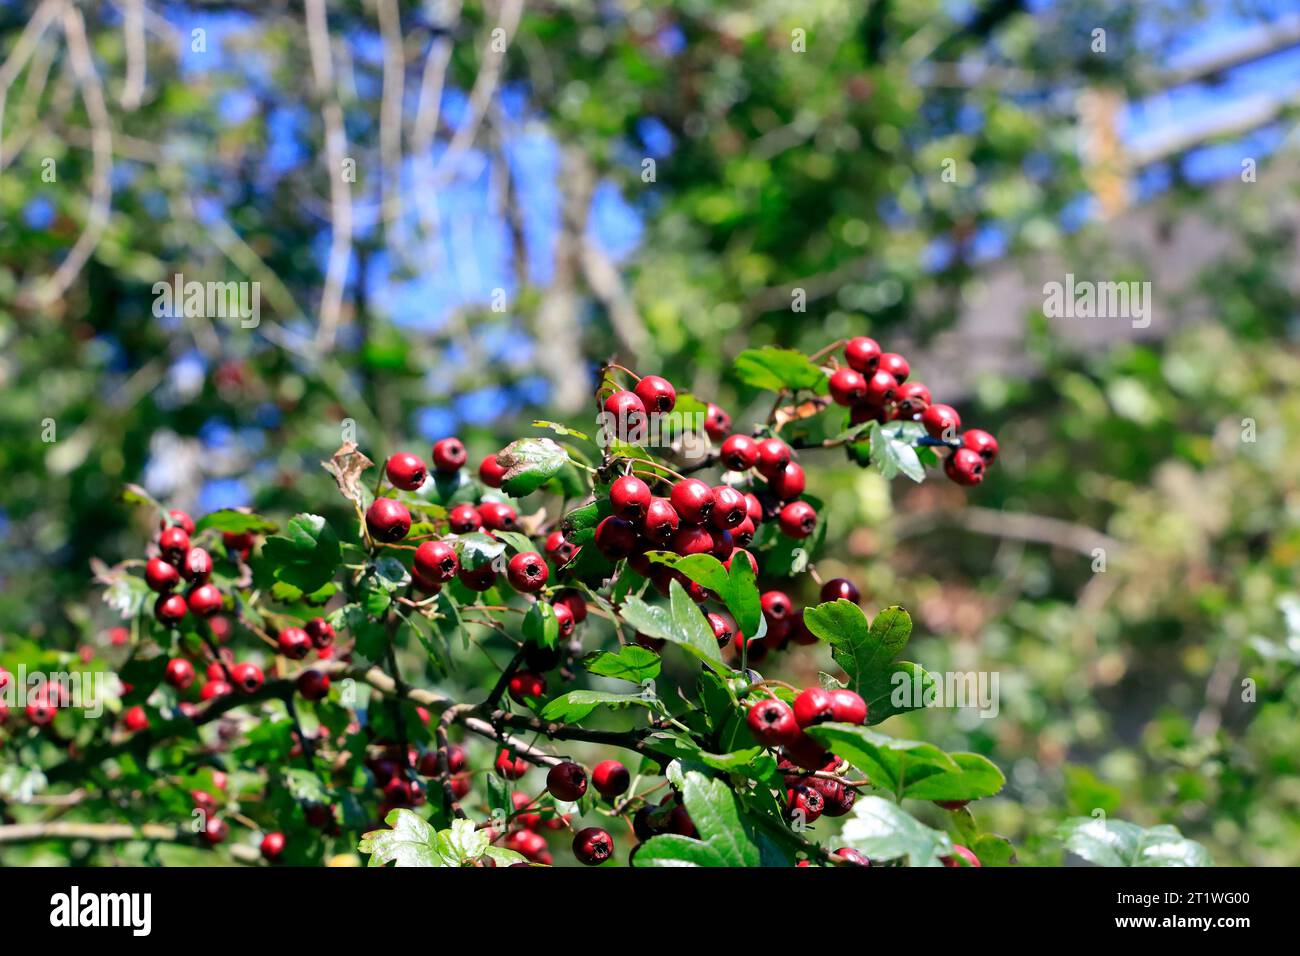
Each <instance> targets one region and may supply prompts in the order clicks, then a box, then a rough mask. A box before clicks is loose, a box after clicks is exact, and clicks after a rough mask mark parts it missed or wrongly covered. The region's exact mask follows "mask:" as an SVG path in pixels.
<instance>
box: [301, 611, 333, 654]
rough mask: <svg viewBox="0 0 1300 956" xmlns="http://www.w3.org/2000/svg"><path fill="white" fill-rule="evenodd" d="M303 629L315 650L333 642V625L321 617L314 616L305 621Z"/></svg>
mask: <svg viewBox="0 0 1300 956" xmlns="http://www.w3.org/2000/svg"><path fill="white" fill-rule="evenodd" d="M304 630H305V631H306V632H307V636H308V637H310V638H311V643H312V646H313V647H315V648H316V649H317V650H320V649H321V648H322V647H329V646H330V645H331V644H333V643H334V626H333V625H332V624H330V622H329V621H327V620H325V618H323V617H314V618H312V619H311V620H310V621H308V622H307V624H306V626H305V627H304Z"/></svg>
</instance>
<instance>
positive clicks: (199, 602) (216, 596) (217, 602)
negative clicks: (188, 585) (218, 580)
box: [186, 584, 222, 618]
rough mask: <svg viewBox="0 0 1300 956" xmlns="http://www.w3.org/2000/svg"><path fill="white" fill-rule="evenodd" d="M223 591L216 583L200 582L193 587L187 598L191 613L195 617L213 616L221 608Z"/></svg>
mask: <svg viewBox="0 0 1300 956" xmlns="http://www.w3.org/2000/svg"><path fill="white" fill-rule="evenodd" d="M221 602H222V597H221V591H220V590H219V589H218V588H217V586H216V585H215V584H200V585H199V586H198V587H196V588H192V589H191V590H190V593H189V598H188V599H187V602H186V603H187V604H188V606H189V609H190V613H191V614H193V615H194V616H195V617H200V618H205V617H211V616H212V615H214V614H216V613H217V612H218V611H220V610H221Z"/></svg>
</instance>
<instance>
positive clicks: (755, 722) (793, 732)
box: [746, 698, 799, 747]
mask: <svg viewBox="0 0 1300 956" xmlns="http://www.w3.org/2000/svg"><path fill="white" fill-rule="evenodd" d="M746 723H748V724H749V732H750V733H752V734H753V735H754V739H755V740H757V741H758V742H759V743H760V744H762V745H763V746H764V747H785V746H788V745H789V744H792V743H794V742H795V740H797V739H798V737H799V725H798V723H797V722H796V721H795V719H794V711H792V710H791V709H790V705H789V704H787V703H786V702H785V701H783V700H778V699H776V698H771V699H768V700H760V701H759V702H758V703H756V704H752V705H751V706H750V708H749V715H748V717H747V718H746Z"/></svg>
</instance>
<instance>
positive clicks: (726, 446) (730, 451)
mask: <svg viewBox="0 0 1300 956" xmlns="http://www.w3.org/2000/svg"><path fill="white" fill-rule="evenodd" d="M718 457H719V459H720V460H721V461H722V465H723V467H724V468H729V469H731V470H732V471H748V470H749V469H750V468H753V467H754V464H755V462H757V461H758V442H756V441H754V439H752V438H750V437H749V436H748V435H728V436H727V440H726V441H724V442H723V443H722V449H721V451H719V453H718Z"/></svg>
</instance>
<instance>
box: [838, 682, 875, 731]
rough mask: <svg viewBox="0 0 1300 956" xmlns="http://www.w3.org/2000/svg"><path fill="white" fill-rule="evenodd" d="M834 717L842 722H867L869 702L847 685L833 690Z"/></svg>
mask: <svg viewBox="0 0 1300 956" xmlns="http://www.w3.org/2000/svg"><path fill="white" fill-rule="evenodd" d="M831 712H832V719H833V720H836V721H839V722H840V723H841V724H865V723H866V722H867V702H866V701H865V700H863V699H862V698H861V697H860V696H858V695H857V694H855V693H854V692H853V691H851V690H849V689H848V688H846V687H840V688H837V689H836V690H833V691H831Z"/></svg>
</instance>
